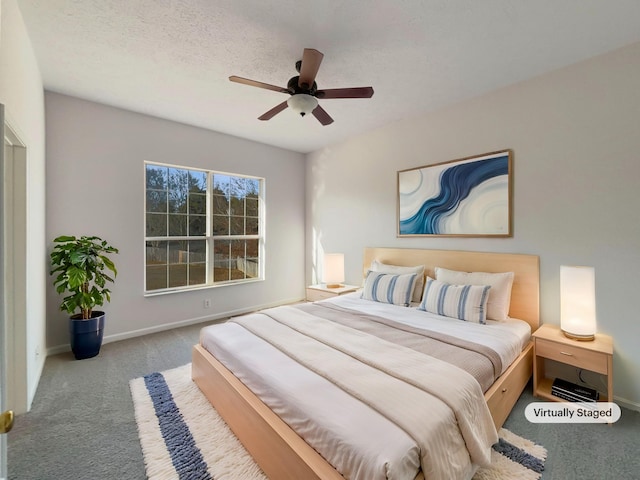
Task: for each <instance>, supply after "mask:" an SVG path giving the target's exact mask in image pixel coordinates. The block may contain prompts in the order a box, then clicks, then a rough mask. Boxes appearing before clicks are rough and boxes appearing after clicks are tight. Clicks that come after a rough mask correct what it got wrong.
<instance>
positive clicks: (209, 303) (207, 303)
mask: <svg viewBox="0 0 640 480" xmlns="http://www.w3.org/2000/svg"><path fill="white" fill-rule="evenodd" d="M210 306H211V300H210V299H209V298H206V299H205V300H204V308H209V307H210Z"/></svg>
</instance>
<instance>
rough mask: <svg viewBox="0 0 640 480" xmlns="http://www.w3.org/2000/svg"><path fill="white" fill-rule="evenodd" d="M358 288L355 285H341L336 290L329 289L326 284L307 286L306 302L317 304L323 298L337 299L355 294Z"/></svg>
mask: <svg viewBox="0 0 640 480" xmlns="http://www.w3.org/2000/svg"><path fill="white" fill-rule="evenodd" d="M358 288H360V287H356V286H355V285H343V286H341V287H337V288H329V287H327V285H326V284H324V283H321V284H319V285H309V286H308V287H307V301H308V302H317V301H318V300H324V299H325V298H331V297H337V296H338V295H344V294H345V293H351V292H355V291H356V290H357V289H358Z"/></svg>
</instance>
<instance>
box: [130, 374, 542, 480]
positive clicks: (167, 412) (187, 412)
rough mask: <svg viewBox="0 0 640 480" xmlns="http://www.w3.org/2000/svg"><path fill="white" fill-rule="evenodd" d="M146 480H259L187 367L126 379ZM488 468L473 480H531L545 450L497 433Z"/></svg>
mask: <svg viewBox="0 0 640 480" xmlns="http://www.w3.org/2000/svg"><path fill="white" fill-rule="evenodd" d="M130 387H131V395H132V397H133V403H134V408H135V418H136V423H137V426H138V434H139V437H140V445H141V447H142V454H143V457H144V464H145V468H146V472H147V477H148V478H149V479H150V480H168V479H180V480H208V479H212V480H222V479H224V480H265V479H266V478H267V477H266V476H265V475H264V473H263V472H262V470H260V468H259V467H258V466H257V465H256V464H255V462H254V461H253V459H252V458H251V456H250V455H249V454H248V453H247V451H246V450H245V449H244V447H243V446H242V444H241V443H240V441H239V440H238V439H237V438H236V436H235V435H234V434H233V432H231V430H230V429H229V427H228V426H227V424H226V423H225V422H224V420H222V418H221V417H220V415H218V413H217V412H216V411H215V409H214V408H213V407H212V406H211V404H210V403H209V401H208V400H207V399H206V397H205V396H204V395H203V394H202V393H201V392H200V390H199V389H198V387H197V386H196V384H195V383H193V382H192V380H191V365H190V364H188V365H184V366H182V367H178V368H175V369H172V370H167V371H165V372H161V373H152V374H150V375H145V376H144V377H140V378H136V379H134V380H131V382H130ZM499 436H500V441H499V443H497V444H496V445H494V447H493V451H492V452H491V455H492V457H491V459H492V465H491V467H490V468H483V469H480V470H478V472H477V473H476V475H475V476H474V477H473V478H474V480H520V479H521V480H537V479H539V478H540V476H541V473H542V471H543V470H544V461H545V459H546V456H547V452H546V450H545V449H544V448H543V447H541V446H540V445H536V444H534V443H533V442H530V441H529V440H526V439H524V438H522V437H519V436H518V435H515V434H514V433H512V432H510V431H508V430H506V429H504V428H503V429H501V430H500V432H499Z"/></svg>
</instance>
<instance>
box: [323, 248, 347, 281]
mask: <svg viewBox="0 0 640 480" xmlns="http://www.w3.org/2000/svg"><path fill="white" fill-rule="evenodd" d="M323 278H324V283H326V284H327V287H329V288H338V287H341V286H342V283H343V282H344V254H343V253H325V255H324V276H323Z"/></svg>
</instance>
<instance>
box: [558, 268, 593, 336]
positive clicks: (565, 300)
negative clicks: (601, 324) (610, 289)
mask: <svg viewBox="0 0 640 480" xmlns="http://www.w3.org/2000/svg"><path fill="white" fill-rule="evenodd" d="M560 328H561V329H562V331H563V332H564V334H565V335H566V336H567V337H569V338H573V339H576V340H593V339H594V338H595V333H596V281H595V270H594V269H593V267H573V266H571V267H569V266H565V265H562V266H561V267H560Z"/></svg>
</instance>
